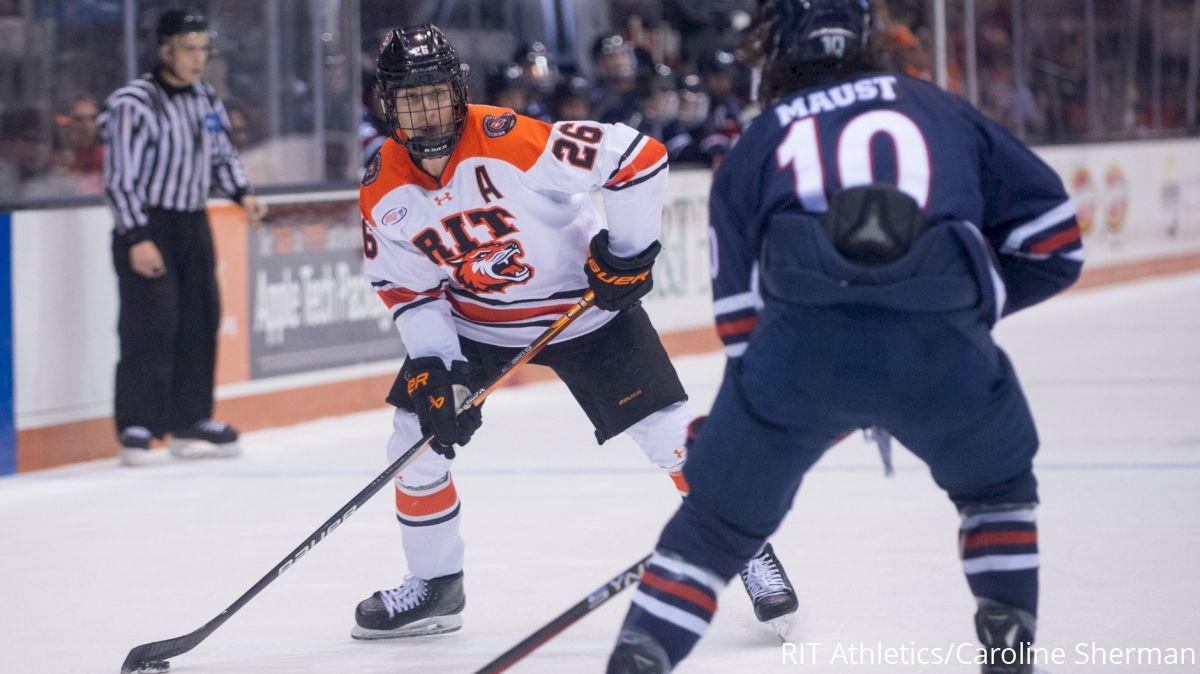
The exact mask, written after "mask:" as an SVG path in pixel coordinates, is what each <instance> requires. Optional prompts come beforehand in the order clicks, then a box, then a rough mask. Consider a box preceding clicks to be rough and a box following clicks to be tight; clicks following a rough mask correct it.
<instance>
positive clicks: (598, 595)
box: [475, 555, 650, 674]
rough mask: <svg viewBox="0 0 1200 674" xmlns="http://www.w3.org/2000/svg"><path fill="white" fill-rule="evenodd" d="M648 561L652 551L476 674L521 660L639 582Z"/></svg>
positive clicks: (496, 672) (496, 670) (490, 673)
mask: <svg viewBox="0 0 1200 674" xmlns="http://www.w3.org/2000/svg"><path fill="white" fill-rule="evenodd" d="M649 561H650V556H649V555H646V556H645V557H643V558H641V559H639V560H638V561H637V562H636V563H635V564H633V566H630V567H629V568H628V569H625V570H624V571H622V572H621V573H618V574H617V575H615V576H613V577H612V578H610V579H609V580H608V582H606V583H604V584H603V585H601V586H600V587H598V588H596V591H595V592H593V593H591V594H589V595H588V596H587V597H585V598H584V599H583V600H582V601H580V602H579V603H577V604H575V605H574V606H572V607H571V608H569V609H567V610H565V611H563V612H562V613H560V614H558V615H557V616H556V617H555V618H554V619H553V620H551V621H550V622H548V623H546V624H545V625H543V626H542V627H541V628H540V629H538V631H536V632H534V633H533V634H530V635H529V636H528V637H525V640H524V641H522V642H521V643H519V644H517V645H516V646H513V647H512V648H510V649H508V650H507V651H504V653H502V654H501V655H500V656H499V657H497V658H496V659H495V660H492V661H491V662H489V663H487V664H486V665H484V666H483V667H482V668H480V669H479V670H478V671H476V672H475V674H499V672H503V671H504V670H506V669H508V668H509V667H512V666H513V665H515V664H517V662H518V661H519V660H521V659H522V658H524V657H525V656H527V655H529V654H530V653H532V652H534V651H535V650H537V649H538V648H539V647H540V646H541V645H542V644H544V643H546V642H547V641H550V640H551V639H553V638H554V637H555V636H557V635H558V633H559V632H562V631H563V630H565V629H567V628H568V627H570V626H571V625H574V624H575V623H576V622H578V621H579V620H580V619H581V618H583V617H584V616H586V615H587V614H589V613H591V612H592V611H594V610H596V609H597V608H599V606H600V605H601V604H603V603H604V602H606V601H608V600H609V599H612V598H613V597H615V596H617V595H618V594H620V593H621V591H622V590H624V589H625V588H627V587H629V586H630V585H633V584H635V583H637V582H638V580H640V579H641V577H642V573H643V572H644V571H645V570H646V563H647V562H649Z"/></svg>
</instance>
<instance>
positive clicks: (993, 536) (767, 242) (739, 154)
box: [608, 0, 1083, 674]
mask: <svg viewBox="0 0 1200 674" xmlns="http://www.w3.org/2000/svg"><path fill="white" fill-rule="evenodd" d="M869 27H870V11H869V8H868V5H867V2H866V0H762V2H760V14H759V19H758V24H757V26H756V29H757V30H756V32H755V33H754V35H755V41H756V43H757V50H756V51H757V52H758V53H759V55H760V57H761V67H762V71H761V76H762V77H761V88H760V94H759V98H760V100H762V101H763V103H764V112H763V114H762V115H761V116H760V117H759V118H758V119H757V120H755V122H754V123H753V124H752V125H751V126H750V128H749V129H748V130H747V132H746V134H745V135H744V136H743V137H742V139H741V140H740V142H739V143H738V144H737V145H736V146H735V147H734V148H733V150H732V151H731V152H730V153H729V154H728V155H727V158H726V160H725V162H724V164H723V165H722V166H721V168H720V169H719V171H718V172H717V174H716V176H715V178H714V185H713V189H712V195H711V203H710V209H711V213H710V214H711V225H712V229H713V235H714V241H713V245H714V246H715V249H716V250H715V253H716V258H715V260H716V265H715V278H714V287H713V295H714V299H715V313H716V319H717V325H718V331H719V333H720V334H721V335H722V337H723V340H724V342H725V349H726V353H727V355H728V356H729V360H728V365H727V368H726V372H725V378H724V382H723V383H722V386H721V389H720V392H719V393H718V396H717V399H716V402H715V403H714V405H713V409H712V411H711V414H710V416H709V417H708V420H707V422H706V423H705V424H704V427H703V430H702V431H701V432H700V433H699V434H698V437H697V439H696V440H695V441H694V442H691V443H689V456H688V462H687V465H686V467H685V469H684V475H685V477H686V478H687V481H688V483H689V484H690V485H691V496H690V497H689V498H688V499H687V500H686V501H685V502H684V504H683V505H682V507H681V508H680V509H679V511H678V512H677V513H676V514H675V515H674V517H673V518H672V519H671V520H670V521H669V522H668V524H667V526H666V528H665V529H664V530H663V533H662V536H661V538H660V539H659V541H658V545H657V548H656V551H655V554H654V556H653V557H652V559H651V561H650V566H649V568H648V570H647V571H646V574H645V575H644V576H643V579H642V582H641V585H640V586H639V588H638V590H637V591H636V592H635V595H634V597H633V605H632V606H631V608H630V610H629V613H628V615H627V616H626V619H625V623H624V625H623V627H622V630H621V633H620V636H619V638H618V640H617V644H616V648H615V650H614V652H613V654H612V656H611V658H610V660H609V665H608V672H609V674H625V673H632V672H637V673H639V674H646V673H648V672H665V671H669V670H671V669H672V668H673V667H674V666H675V665H676V664H678V663H679V661H680V660H682V659H683V658H684V657H685V656H686V655H687V654H688V652H689V651H691V649H692V647H693V646H694V645H695V643H696V642H697V641H698V640H699V639H700V637H701V636H702V635H703V634H704V631H705V629H706V628H707V627H708V624H709V623H710V621H711V619H712V614H713V612H714V611H715V610H716V598H717V595H718V594H719V593H720V591H721V590H722V589H723V588H724V586H725V584H726V583H727V582H728V581H729V580H730V579H731V578H732V577H733V576H735V575H736V574H737V572H738V570H739V569H740V568H741V567H742V565H743V564H744V563H745V561H746V560H747V559H749V557H750V556H751V555H753V554H754V553H755V551H757V550H758V548H759V546H760V545H761V544H762V542H763V541H764V540H765V539H766V538H767V537H768V536H770V535H771V534H772V533H773V532H774V531H775V529H776V528H777V527H778V526H779V523H780V521H781V520H782V519H783V517H784V515H785V513H786V512H787V511H788V509H789V508H790V507H791V504H792V500H793V498H794V496H795V494H796V491H797V489H798V488H799V486H800V482H801V479H802V478H803V476H804V474H805V473H806V472H807V471H808V469H809V468H810V467H812V465H813V464H814V463H815V462H816V461H817V460H818V459H819V458H820V456H821V454H822V453H823V452H824V451H825V449H826V448H827V447H828V446H829V445H830V444H831V443H832V442H834V441H835V440H836V439H837V438H839V437H840V436H841V435H843V434H844V433H846V432H848V431H850V430H853V429H855V428H871V427H876V428H881V429H884V430H886V431H887V432H890V433H891V434H892V435H893V436H894V437H896V438H897V439H898V440H900V441H901V442H902V443H903V444H904V445H905V446H906V447H908V448H909V449H910V450H912V451H913V452H914V453H915V454H916V455H917V456H918V457H920V458H921V459H922V460H923V461H924V462H925V463H926V464H927V465H928V466H929V469H930V471H931V472H932V475H933V478H934V480H935V481H936V482H937V484H938V485H939V486H940V487H941V488H942V489H944V490H945V491H946V493H947V494H948V495H949V497H950V499H951V500H952V501H953V503H954V505H955V506H956V507H957V508H958V511H959V513H960V514H961V527H960V531H959V536H960V541H961V546H960V548H961V556H962V562H963V570H964V572H965V573H966V576H967V581H968V584H969V586H970V589H971V592H972V593H973V594H974V596H975V598H976V600H977V604H978V610H977V613H976V614H975V626H976V632H977V634H978V636H979V639H980V641H981V642H982V644H983V646H984V647H985V648H986V649H989V651H991V652H997V651H992V650H991V649H1012V650H1010V651H1008V652H1007V657H1008V659H1010V660H1011V659H1013V656H1018V657H1016V664H1012V665H1005V664H1003V661H1005V658H1004V657H1003V656H1004V655H1005V654H1004V653H1003V652H1002V651H1001V652H999V653H1000V655H1001V656H1002V657H1001V658H1000V659H999V661H991V662H989V663H987V664H984V665H983V672H984V673H985V674H1023V673H1028V672H1030V671H1032V667H1031V666H1030V665H1029V664H1027V663H1026V662H1023V661H1027V660H1028V647H1029V645H1030V644H1032V642H1033V638H1034V632H1035V622H1036V616H1037V599H1038V546H1037V525H1036V522H1035V517H1034V506H1035V504H1036V503H1037V501H1038V494H1037V483H1036V481H1035V479H1034V475H1033V471H1032V460H1033V455H1034V453H1035V451H1036V450H1037V447H1038V439H1037V433H1036V432H1035V430H1034V425H1033V420H1032V418H1031V417H1030V412H1029V409H1028V406H1027V405H1026V402H1025V398H1024V396H1023V395H1022V393H1021V387H1020V385H1019V384H1018V382H1017V378H1016V375H1015V374H1014V372H1013V368H1012V365H1011V364H1010V363H1009V361H1008V358H1007V357H1006V356H1005V354H1004V352H1003V351H1002V350H1001V349H1000V348H999V347H997V346H996V344H995V343H994V342H993V341H992V338H991V335H990V330H991V327H992V325H993V324H994V323H995V322H996V321H997V320H999V319H1000V318H1001V317H1003V316H1005V315H1007V314H1011V313H1013V312H1015V311H1019V310H1021V309H1024V308H1026V307H1029V306H1032V305H1034V304H1036V303H1038V302H1041V301H1042V300H1045V299H1046V298H1048V297H1050V296H1052V295H1054V294H1055V293H1058V292H1060V291H1062V290H1063V289H1065V288H1066V287H1068V286H1069V285H1071V283H1072V282H1073V281H1074V280H1075V279H1076V277H1077V276H1078V274H1079V271H1080V268H1081V266H1082V261H1083V251H1082V248H1081V245H1080V231H1079V227H1078V225H1077V224H1076V221H1075V209H1074V207H1073V206H1072V204H1071V202H1070V200H1069V199H1068V197H1067V195H1066V193H1065V192H1064V190H1063V186H1062V183H1061V181H1060V180H1059V178H1058V177H1057V176H1056V175H1055V174H1054V172H1053V171H1051V170H1050V168H1049V167H1047V166H1046V165H1045V164H1044V163H1043V162H1042V161H1041V160H1039V159H1038V158H1037V157H1036V156H1035V155H1034V154H1033V153H1032V152H1030V150H1029V149H1028V148H1027V147H1025V146H1024V145H1023V144H1022V143H1020V142H1019V141H1017V140H1016V139H1015V138H1013V137H1012V136H1010V135H1009V134H1008V133H1006V132H1005V131H1004V130H1003V129H1001V128H1000V127H999V126H997V125H996V124H994V123H993V122H991V121H989V120H988V119H986V118H985V117H984V116H983V115H981V114H980V113H979V112H977V111H976V110H975V109H974V108H972V107H971V106H970V105H968V104H967V103H966V102H964V101H962V100H960V99H959V98H956V97H954V96H952V95H949V94H947V93H944V92H943V91H941V90H940V89H938V88H937V87H935V86H933V85H931V84H929V83H927V82H924V81H920V80H916V79H913V78H909V77H906V76H903V75H898V74H894V73H890V72H884V71H880V70H876V69H875V68H874V67H873V66H872V65H871V63H870V56H869V53H868V51H867V38H868V34H869V30H870V28H869ZM847 582H849V581H848V580H847ZM918 619H919V618H918ZM1021 653H1025V656H1024V657H1020V654H1021Z"/></svg>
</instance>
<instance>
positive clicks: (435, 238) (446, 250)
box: [412, 166, 534, 293]
mask: <svg viewBox="0 0 1200 674" xmlns="http://www.w3.org/2000/svg"><path fill="white" fill-rule="evenodd" d="M475 180H476V183H477V185H478V187H479V195H480V196H481V197H482V198H483V201H484V202H485V203H491V202H492V201H493V200H494V199H502V198H504V195H503V194H500V191H499V190H497V189H496V186H495V184H493V183H492V180H491V178H490V177H489V176H488V174H487V169H486V168H485V167H483V166H479V167H477V168H476V169H475ZM451 199H453V197H452V196H451V195H450V193H449V192H446V193H444V194H443V195H441V196H435V197H434V201H436V202H437V203H438V205H441V204H442V203H444V202H446V201H450V200H451ZM513 217H514V216H513V214H512V212H511V211H509V210H508V209H507V208H504V207H503V206H491V207H488V208H475V209H471V210H469V211H462V212H460V213H455V214H454V215H450V216H447V217H445V218H442V222H441V227H440V230H439V228H435V227H427V228H426V229H423V230H421V231H420V232H419V233H418V234H417V235H416V236H415V237H413V239H412V242H413V245H414V246H416V247H417V249H418V250H420V251H421V252H422V253H424V254H425V256H426V257H428V258H429V259H430V260H432V261H433V262H435V263H437V264H438V265H441V266H445V267H450V268H451V273H452V274H453V275H454V280H455V281H457V283H458V285H459V287H461V288H463V289H464V290H467V291H470V292H474V293H502V292H504V291H505V290H506V289H508V288H509V287H510V286H513V285H521V284H524V283H528V282H529V280H530V279H532V278H533V273H534V269H533V267H531V266H530V265H529V264H527V263H525V262H524V261H523V260H522V259H521V258H522V257H524V255H525V248H524V247H523V246H522V245H521V242H520V241H518V240H517V239H516V238H514V237H512V236H511V235H513V234H516V233H517V232H518V231H519V230H518V229H517V226H516V225H515V224H514V223H513ZM481 230H482V231H481ZM484 232H486V233H487V235H489V236H487V237H486V238H484V237H482V236H481V238H482V239H483V240H481V239H480V238H476V236H479V235H482V234H483V233H484ZM443 233H445V234H449V235H450V239H451V240H452V241H453V242H454V243H453V245H447V243H448V242H447V241H445V240H444V239H443ZM506 237H508V238H506ZM501 239H504V240H501Z"/></svg>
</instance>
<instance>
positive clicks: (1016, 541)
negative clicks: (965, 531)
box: [963, 531, 1037, 550]
mask: <svg viewBox="0 0 1200 674" xmlns="http://www.w3.org/2000/svg"><path fill="white" fill-rule="evenodd" d="M1035 543H1037V532H1036V531H988V532H984V533H979V534H971V535H970V536H967V540H966V541H964V542H963V550H974V549H975V548H986V547H987V546H989V545H1033V544H1035Z"/></svg>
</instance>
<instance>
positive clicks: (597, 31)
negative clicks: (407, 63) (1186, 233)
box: [0, 0, 1200, 204]
mask: <svg viewBox="0 0 1200 674" xmlns="http://www.w3.org/2000/svg"><path fill="white" fill-rule="evenodd" d="M873 3H874V4H875V5H876V26H875V33H874V42H875V45H876V47H877V48H878V49H879V51H880V56H881V58H882V60H883V61H884V63H885V65H887V66H888V67H891V68H895V69H897V70H900V71H902V72H905V73H907V74H910V75H913V76H916V77H923V78H926V79H934V69H935V68H934V59H933V57H932V56H931V54H932V49H931V48H932V44H933V34H932V30H931V28H930V27H931V26H932V24H933V20H934V19H933V16H932V13H931V3H930V2H928V1H927V0H873ZM53 4H54V3H50V4H48V5H46V6H45V7H42V5H41V4H38V5H37V7H38V8H39V9H37V10H36V14H35V15H33V16H32V17H31V16H30V15H29V14H28V11H27V10H25V11H26V13H25V14H24V15H22V14H21V11H22V10H21V9H20V6H21V5H22V3H19V2H16V1H15V0H0V204H5V203H8V204H13V203H18V204H19V203H21V202H23V201H24V202H27V203H38V202H43V203H44V202H45V201H47V200H50V201H53V200H55V199H61V198H62V197H64V196H70V195H96V194H98V193H99V191H100V189H101V188H100V171H101V168H102V156H101V150H100V143H99V139H98V137H97V125H96V116H97V113H98V112H99V110H100V107H101V106H102V104H103V101H104V99H105V98H106V97H107V95H108V94H109V93H110V92H111V90H112V89H113V88H115V83H110V82H109V80H112V79H113V78H112V76H110V75H112V71H113V70H114V65H115V64H116V62H119V60H120V57H121V54H120V53H119V44H117V43H116V41H114V40H113V39H112V37H111V35H106V34H105V31H113V30H119V26H120V25H121V14H120V11H121V10H120V4H121V3H111V2H109V3H105V2H102V1H101V0H62V2H59V3H58V4H57V5H54V6H55V7H59V6H60V5H61V7H60V8H59V9H54V8H53V7H51V6H50V5H53ZM173 4H177V3H174V2H170V0H139V1H138V6H139V15H138V22H137V23H138V26H139V28H138V31H139V36H140V37H139V49H140V47H141V45H140V40H141V38H143V37H144V35H141V32H144V31H143V28H144V25H143V24H147V23H148V22H152V21H153V20H154V18H155V17H156V16H157V14H158V12H159V11H160V10H161V8H162V7H165V6H168V5H173ZM192 4H196V5H198V6H201V9H204V10H206V11H207V12H208V13H209V15H210V17H212V19H213V21H214V28H215V39H214V44H215V45H216V46H217V49H218V53H217V54H216V55H215V56H214V59H213V62H212V64H211V65H210V67H209V72H208V73H207V74H206V79H207V80H208V81H210V82H212V83H213V84H214V85H215V86H216V87H217V89H218V91H219V92H220V93H221V95H222V96H223V98H224V99H225V101H226V103H227V106H228V109H229V114H230V123H231V129H230V134H231V137H232V139H233V142H234V144H235V146H236V147H237V148H238V149H239V152H240V153H241V154H242V156H243V160H244V163H245V164H246V168H247V171H248V172H249V174H250V176H251V178H252V179H253V180H254V181H255V182H256V184H259V185H264V186H271V185H276V186H286V185H295V186H299V185H308V186H312V185H329V186H338V185H340V186H349V185H350V184H351V181H354V180H356V179H357V175H358V171H359V170H360V167H361V166H362V163H363V158H364V157H369V155H370V154H371V153H373V152H374V150H375V149H376V148H377V147H378V145H379V144H380V143H382V141H383V134H384V133H385V132H384V130H383V126H382V124H381V122H380V120H379V117H378V107H377V102H375V101H373V100H372V97H373V86H372V84H373V66H374V55H375V52H376V50H377V48H378V45H379V40H380V38H381V36H382V35H383V33H384V31H385V30H386V29H387V28H388V27H391V26H393V25H398V24H404V23H414V22H422V21H435V22H438V23H439V25H442V26H443V28H444V29H445V30H446V31H447V33H448V34H449V35H450V37H451V38H452V40H453V41H454V42H455V44H456V45H462V47H460V51H461V52H463V53H462V56H463V60H464V61H466V62H467V63H469V64H470V65H471V67H472V71H471V74H470V78H469V82H470V88H471V99H472V100H473V101H474V102H477V103H488V104H493V105H500V106H505V107H511V108H513V109H514V110H517V111H518V112H522V113H524V114H528V115H531V116H533V117H537V118H539V119H543V120H547V121H552V120H559V119H579V118H586V119H596V120H600V121H604V122H622V123H625V124H628V125H630V126H633V127H635V128H637V129H638V130H639V131H641V132H643V133H646V134H647V135H651V136H654V137H656V138H658V139H660V140H661V141H663V142H664V143H665V144H666V145H667V147H668V149H669V152H670V156H671V159H672V161H673V162H674V163H676V164H691V165H698V166H713V165H715V164H716V163H717V162H719V161H720V158H721V156H722V155H723V154H724V153H725V152H726V151H727V150H728V149H729V147H730V146H731V145H732V144H733V142H735V141H736V139H737V138H738V136H739V134H740V133H741V129H742V128H744V126H745V125H746V124H747V123H748V122H749V120H750V119H751V118H752V117H753V116H754V114H756V112H757V108H756V106H755V104H754V103H753V101H752V100H751V98H752V97H751V87H752V83H751V79H752V77H751V69H750V67H749V66H748V64H747V63H746V62H745V59H744V57H743V54H742V52H741V49H740V48H741V46H742V44H743V43H744V38H745V35H744V30H745V28H746V27H747V26H748V25H749V23H750V21H751V13H752V12H753V11H754V9H755V7H756V4H757V3H756V1H755V0H605V1H603V2H600V1H594V0H488V1H484V0H461V1H458V2H438V1H435V0H412V1H411V2H406V3H401V4H400V5H399V6H397V4H396V3H395V2H393V1H392V0H358V1H357V2H356V3H347V4H346V5H342V4H340V3H327V5H328V6H329V7H333V8H335V9H336V10H337V12H341V14H340V15H338V16H331V15H332V14H336V12H326V13H325V14H326V15H324V16H322V15H319V14H316V13H312V12H310V10H309V9H307V5H305V6H301V4H297V5H296V6H295V7H293V6H291V5H281V6H274V5H270V4H269V3H268V4H264V3H255V2H244V1H242V0H193V2H192ZM68 5H70V7H67V6H68ZM75 5H79V6H78V7H76V6H75ZM351 5H353V7H351ZM1150 5H1151V3H1142V2H1140V1H1139V0H1094V4H1093V5H1092V6H1093V7H1094V15H1093V17H1092V21H1091V26H1092V29H1093V33H1092V34H1093V35H1094V40H1093V41H1092V44H1091V45H1089V44H1088V40H1087V39H1086V35H1087V31H1086V28H1087V25H1088V17H1087V16H1086V15H1085V13H1084V12H1083V11H1081V8H1082V7H1083V0H1070V1H1066V2H1056V3H1038V2H1031V1H1029V0H976V1H975V8H976V25H977V26H978V28H977V30H976V31H975V34H974V36H973V37H974V42H975V52H974V55H975V59H974V60H975V65H974V68H975V71H974V72H975V73H976V77H975V78H973V79H971V78H969V76H968V60H969V59H968V58H967V53H966V52H967V48H968V44H969V43H968V40H967V37H968V36H967V35H966V34H965V33H964V30H963V25H964V24H963V10H964V6H963V3H962V2H956V1H955V0H950V2H948V3H947V7H948V9H949V10H950V11H949V15H948V16H947V26H948V27H949V31H948V50H947V51H948V53H947V63H946V66H947V68H946V71H947V81H946V85H947V88H948V89H950V90H951V91H953V92H954V93H957V94H960V95H962V96H964V97H973V98H974V99H975V100H976V102H977V104H978V106H979V107H980V109H981V110H983V111H984V112H985V113H986V114H988V115H990V116H991V117H993V118H994V119H996V120H998V121H999V122H1001V123H1002V124H1004V125H1005V126H1007V127H1008V128H1009V129H1011V130H1012V131H1013V132H1014V133H1015V134H1016V135H1018V136H1019V137H1022V138H1024V139H1025V140H1027V141H1029V142H1032V143H1035V144H1037V143H1042V144H1045V143H1063V142H1080V141H1096V140H1113V139H1121V138H1138V137H1150V136H1159V135H1181V134H1184V133H1191V134H1195V133H1197V132H1198V131H1200V123H1198V121H1197V119H1196V117H1197V112H1196V107H1197V104H1198V102H1197V101H1190V100H1188V96H1186V95H1180V93H1181V92H1186V91H1190V90H1192V89H1191V88H1190V87H1192V86H1193V85H1192V84H1190V82H1189V73H1192V76H1193V77H1194V76H1195V74H1194V71H1195V70H1196V67H1195V66H1194V65H1193V64H1191V62H1190V61H1191V60H1192V59H1194V58H1195V53H1194V52H1197V51H1200V49H1198V47H1197V45H1196V44H1194V43H1195V40H1196V38H1195V37H1194V33H1196V32H1200V25H1197V23H1198V22H1200V0H1158V1H1157V2H1156V3H1155V5H1156V6H1157V7H1158V9H1156V10H1154V11H1155V12H1158V14H1157V16H1158V21H1155V20H1154V19H1155V14H1154V13H1152V11H1151V9H1150ZM271 7H276V9H275V10H272V9H270V8H271ZM63 8H66V9H63ZM68 10H69V12H68ZM85 10H86V11H85ZM89 11H90V12H91V14H88V13H87V12H89ZM271 11H276V12H280V14H279V16H272V15H270V14H269V12H271ZM305 12H310V13H309V14H305ZM556 13H557V14H556ZM322 21H324V24H322V23H321V22H322ZM272 22H273V23H272ZM271 25H276V26H277V29H276V36H275V38H272V36H271V34H270V31H269V30H268V29H267V28H266V27H264V26H271ZM52 26H56V27H54V28H53V29H52ZM314 26H315V28H314ZM604 26H608V27H609V28H604ZM35 33H36V34H35ZM296 36H300V37H296ZM309 37H312V40H313V43H312V45H309V44H305V43H304V41H303V40H304V39H307V38H309ZM47 38H54V40H50V41H49V42H48V44H55V40H57V43H59V44H62V43H70V45H73V47H71V48H47V49H46V50H38V48H37V47H36V45H35V44H34V42H35V41H36V40H43V39H47ZM272 45H274V46H272ZM314 45H315V46H314ZM31 50H32V51H31ZM272 50H274V51H272ZM356 50H357V52H358V53H357V54H356V53H354V52H355V51H356ZM1089 50H1090V51H1091V55H1092V56H1093V57H1094V60H1093V62H1094V63H1095V64H1096V65H1095V72H1094V73H1092V77H1094V80H1093V81H1095V82H1097V86H1095V87H1089V86H1088V82H1089V73H1088V70H1089V68H1088V63H1089ZM31 54H32V55H35V56H36V58H31V57H30V55H31ZM89 54H91V55H93V56H92V57H91V59H90V61H92V62H94V63H91V62H89V59H88V58H85V56H87V55H89ZM314 54H320V55H321V56H320V57H321V58H322V59H323V63H322V64H321V67H319V68H318V67H314V64H313V62H312V59H313V58H315V57H314ZM143 60H144V59H143ZM272 63H273V64H274V65H271V64H272ZM97 64H105V68H103V69H100V70H97V68H98V67H99V65H97ZM139 65H142V64H139ZM143 67H144V66H143ZM105 73H107V74H105ZM317 73H322V74H321V75H319V76H318V75H317ZM355 73H358V75H357V76H356V75H355ZM118 74H119V73H118ZM264 78H265V79H267V80H268V81H266V82H264V81H263V80H264ZM120 79H121V78H120V77H118V78H117V80H120ZM356 79H358V80H359V81H357V82H356V81H354V80H356ZM43 80H47V81H43ZM35 90H36V91H37V92H38V95H37V96H33V98H34V100H29V99H30V98H31V96H29V95H24V94H22V93H21V92H23V91H25V92H28V91H35ZM360 94H361V95H360ZM356 129H357V130H356Z"/></svg>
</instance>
